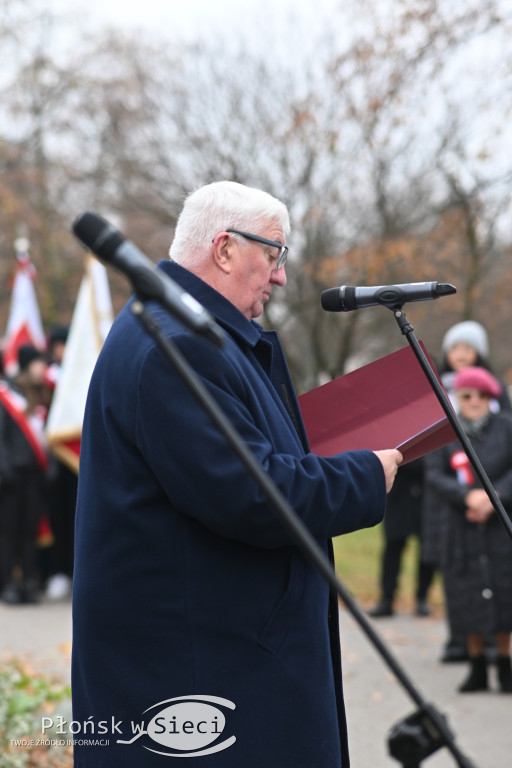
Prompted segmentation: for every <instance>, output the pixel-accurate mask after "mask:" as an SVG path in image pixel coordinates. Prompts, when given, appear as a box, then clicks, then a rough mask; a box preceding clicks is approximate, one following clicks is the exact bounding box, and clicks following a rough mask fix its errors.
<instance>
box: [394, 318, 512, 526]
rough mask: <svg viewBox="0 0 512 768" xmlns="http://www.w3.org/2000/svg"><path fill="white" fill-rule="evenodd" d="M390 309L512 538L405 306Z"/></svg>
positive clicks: (504, 514) (504, 513) (502, 509)
mask: <svg viewBox="0 0 512 768" xmlns="http://www.w3.org/2000/svg"><path fill="white" fill-rule="evenodd" d="M388 309H391V310H392V312H393V314H394V316H395V319H396V321H397V323H398V326H399V328H400V330H401V331H402V334H403V335H404V336H405V337H406V339H407V341H408V342H409V345H410V346H411V348H412V350H413V352H414V354H415V355H416V359H417V360H418V362H419V364H420V365H421V367H422V368H423V371H424V372H425V375H426V376H427V379H428V380H429V382H430V385H431V387H432V389H433V390H434V392H435V394H436V396H437V399H438V400H439V402H440V403H441V406H442V408H443V410H444V412H445V413H446V416H447V418H448V421H449V422H450V424H451V425H452V427H453V430H454V432H455V434H456V435H457V438H458V439H459V441H460V443H461V445H462V447H463V449H464V452H465V453H466V455H467V457H468V459H469V461H470V463H471V465H472V467H473V469H474V470H475V473H476V475H477V477H478V479H479V480H480V482H481V483H482V487H483V489H484V490H485V491H486V493H487V495H488V496H489V499H490V501H491V503H492V505H493V507H494V509H495V511H496V514H497V515H498V517H499V518H500V520H501V522H502V523H503V526H504V528H505V530H506V532H507V533H508V535H509V537H510V538H511V539H512V522H511V521H510V518H509V516H508V515H507V513H506V511H505V508H504V507H503V504H502V503H501V501H500V498H499V496H498V494H497V493H496V491H495V489H494V488H493V486H492V483H491V481H490V480H489V477H488V475H487V473H486V472H485V469H484V468H483V466H482V464H481V462H480V459H479V458H478V456H477V455H476V453H475V449H474V448H473V446H472V445H471V443H470V441H469V438H468V436H467V435H466V433H465V432H464V430H463V428H462V426H461V424H460V422H459V420H458V418H457V415H456V413H455V411H454V410H453V408H452V404H451V403H450V400H449V399H448V397H447V395H446V392H445V390H444V389H443V387H442V386H441V384H440V382H439V379H438V378H437V376H436V374H435V372H434V370H433V368H432V366H431V365H430V363H429V361H428V358H427V356H426V355H425V353H424V351H423V349H422V348H421V346H420V344H419V342H418V340H417V338H416V336H415V334H414V328H413V326H412V325H411V323H410V322H409V320H408V319H407V317H406V315H405V312H404V311H403V307H402V306H395V307H388Z"/></svg>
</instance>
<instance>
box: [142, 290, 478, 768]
mask: <svg viewBox="0 0 512 768" xmlns="http://www.w3.org/2000/svg"><path fill="white" fill-rule="evenodd" d="M146 298H148V297H145V296H140V297H139V296H137V298H136V300H134V301H133V302H132V305H131V309H132V312H133V313H134V315H135V316H136V317H138V319H139V320H140V322H141V324H142V325H143V327H144V329H145V330H146V331H147V332H148V333H149V334H150V335H151V336H152V337H153V338H154V339H155V341H156V342H157V344H158V345H159V347H160V348H161V350H162V351H163V353H164V355H165V357H166V358H167V360H168V361H169V362H170V363H171V365H173V366H174V368H175V370H176V372H177V373H178V375H179V376H180V378H181V380H182V381H183V382H184V384H185V385H186V386H187V387H188V388H189V390H190V392H191V393H192V394H193V395H194V397H195V398H196V399H197V401H198V402H199V404H200V405H201V406H202V407H203V408H204V409H205V411H206V413H207V414H208V415H209V417H210V418H211V420H212V422H213V423H214V425H215V426H216V427H217V428H218V429H219V431H220V432H221V433H222V434H223V436H224V437H225V439H226V441H227V443H228V445H229V446H230V448H231V449H232V450H233V451H234V452H235V454H236V455H237V456H238V457H239V459H240V460H241V461H242V463H243V465H244V466H245V468H246V469H247V471H248V473H249V474H250V476H251V477H252V478H253V479H254V480H255V481H256V482H257V483H258V485H259V486H260V488H261V489H262V491H263V492H264V493H265V494H266V496H267V498H268V501H269V503H270V504H271V506H272V507H273V509H274V510H275V512H276V513H277V514H278V516H279V518H280V519H281V521H282V522H283V524H284V525H285V526H286V528H287V529H288V531H289V532H290V534H291V535H292V537H293V539H294V540H295V541H296V542H297V544H298V546H299V547H300V548H301V550H302V551H303V552H304V554H305V555H306V556H307V557H308V559H309V560H310V561H311V562H312V563H313V565H315V566H316V567H317V568H318V570H319V571H320V572H321V573H322V575H323V576H324V578H325V579H326V581H327V582H328V584H329V586H330V588H331V590H333V592H334V593H336V594H337V595H338V596H339V598H341V600H342V601H343V603H344V604H345V605H346V607H347V608H348V610H349V611H350V613H351V614H352V616H353V617H354V618H355V620H356V621H357V622H358V624H359V625H360V627H361V628H362V630H363V631H364V633H365V634H366V635H367V637H368V638H369V640H370V641H371V642H372V644H373V645H374V646H375V648H376V649H377V651H378V652H379V653H380V655H381V656H382V658H383V659H384V661H385V662H386V664H387V665H388V667H389V668H390V669H391V671H392V672H393V674H394V675H395V677H396V678H397V680H398V681H399V682H400V683H401V685H402V686H403V688H404V689H405V690H406V691H407V693H408V694H409V696H410V697H411V699H412V700H413V702H414V703H415V704H416V705H417V707H418V710H417V712H415V713H413V715H411V716H409V717H407V718H406V719H405V720H404V721H403V722H402V723H400V724H399V725H398V726H395V728H394V729H393V730H392V732H391V734H390V737H389V749H390V753H391V755H392V756H393V757H394V758H395V759H396V760H398V761H399V762H401V763H402V765H403V766H404V767H405V768H417V767H418V766H420V764H421V760H423V758H425V757H428V756H429V755H430V754H432V753H433V752H435V751H437V750H438V749H440V748H441V747H447V749H448V750H449V751H450V752H451V754H452V755H453V757H454V759H455V762H456V764H457V765H458V766H459V768H476V767H475V765H474V764H473V763H472V762H471V761H470V760H469V758H467V757H466V756H465V755H464V754H463V753H462V752H461V750H460V749H459V748H458V746H457V744H456V743H455V739H454V736H453V734H452V732H451V731H450V729H449V728H448V726H447V723H446V720H445V717H444V716H443V715H442V714H441V713H440V712H438V711H437V709H436V708H435V707H434V705H433V704H430V703H428V702H427V701H426V700H425V699H424V698H423V696H422V695H421V693H420V692H419V691H418V689H417V688H416V687H415V685H414V684H413V682H412V681H411V680H410V679H409V677H408V676H407V675H406V673H405V672H404V670H403V669H402V667H401V666H400V665H399V663H398V662H397V660H396V659H395V658H394V656H393V655H392V653H391V652H390V650H389V649H388V648H387V646H386V645H385V644H384V642H383V640H382V639H381V638H380V636H379V635H378V634H377V632H376V631H375V629H374V628H373V626H372V624H371V623H370V621H369V620H368V619H367V617H366V615H365V614H364V613H363V612H362V610H361V609H360V608H359V606H358V604H357V603H356V601H355V600H354V599H353V598H352V596H351V595H350V593H349V592H348V591H347V590H346V589H345V587H344V585H343V584H342V583H341V581H340V580H339V579H338V577H337V575H336V572H335V570H334V568H333V567H332V566H331V564H330V563H329V561H328V559H327V558H326V557H325V555H324V553H323V551H322V549H321V548H320V547H319V545H318V544H317V542H316V541H315V539H314V538H313V537H312V536H311V534H310V532H309V530H308V529H307V527H306V526H305V525H304V523H303V522H302V520H301V519H300V518H299V517H298V515H297V514H296V513H295V511H294V510H293V509H292V507H291V506H290V504H289V503H288V501H287V500H286V498H285V497H284V496H283V495H282V493H281V492H280V490H279V489H278V487H277V486H276V485H275V483H274V481H273V480H272V478H271V477H270V476H269V475H268V474H267V473H266V472H265V470H264V469H263V467H262V466H261V464H260V463H259V462H258V461H257V459H256V457H255V456H254V454H253V453H252V452H251V450H250V449H249V448H248V447H247V445H246V444H245V442H244V441H243V440H242V438H241V437H240V435H239V434H238V432H237V431H236V430H235V428H234V427H233V425H232V424H231V422H230V421H229V419H228V418H227V417H226V415H225V414H224V412H223V411H222V409H221V408H220V407H219V406H218V405H217V403H216V402H215V400H214V399H213V398H212V396H211V395H210V393H209V391H208V390H207V388H206V387H205V386H204V385H203V383H202V381H201V380H200V378H199V377H198V376H197V374H196V373H195V371H194V370H193V369H192V368H191V366H190V365H189V364H188V362H187V360H186V359H185V358H184V356H183V355H182V354H181V352H180V351H179V349H178V348H177V346H176V345H175V344H174V343H173V342H172V341H171V340H170V339H169V338H167V337H166V336H165V335H164V333H163V332H162V330H161V329H160V327H159V325H158V323H157V322H156V321H155V319H154V317H153V316H152V315H151V313H150V312H148V310H147V309H146V307H145V305H144V300H145V299H146Z"/></svg>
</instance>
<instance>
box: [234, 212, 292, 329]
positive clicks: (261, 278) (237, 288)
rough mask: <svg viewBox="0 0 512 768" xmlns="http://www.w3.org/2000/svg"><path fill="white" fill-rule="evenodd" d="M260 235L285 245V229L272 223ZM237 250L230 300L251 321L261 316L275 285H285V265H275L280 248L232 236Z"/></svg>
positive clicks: (235, 252) (259, 232) (258, 233)
mask: <svg viewBox="0 0 512 768" xmlns="http://www.w3.org/2000/svg"><path fill="white" fill-rule="evenodd" d="M253 234H257V235H259V236H261V237H264V238H266V239H268V240H273V241H275V242H278V243H282V244H283V245H284V242H285V239H284V234H283V230H282V229H281V228H280V227H279V226H277V225H275V224H269V226H267V227H263V229H258V231H257V232H254V233H253ZM232 237H233V243H234V245H235V251H234V254H233V273H232V275H231V281H230V287H231V291H232V294H231V297H230V298H231V301H232V302H233V304H234V305H235V306H236V307H237V309H239V310H240V312H242V314H244V315H245V317H246V318H247V319H248V320H252V319H253V318H255V317H259V316H260V315H261V313H262V312H263V307H264V306H265V303H266V302H267V301H268V300H269V298H270V294H271V293H272V288H273V287H274V286H275V285H279V286H284V285H286V273H285V267H284V266H282V267H280V269H276V268H275V262H276V258H277V255H278V250H277V248H272V247H271V246H267V245H263V244H262V243H257V242H253V241H251V240H246V239H244V238H243V237H241V236H239V235H232Z"/></svg>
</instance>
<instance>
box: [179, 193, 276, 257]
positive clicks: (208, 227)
mask: <svg viewBox="0 0 512 768" xmlns="http://www.w3.org/2000/svg"><path fill="white" fill-rule="evenodd" d="M269 223H271V224H274V223H275V224H277V225H278V226H280V227H281V228H282V230H283V233H284V235H285V237H286V236H288V235H289V234H290V217H289V215H288V209H287V208H286V205H285V204H284V203H282V202H281V201H280V200H277V198H275V197H272V195H269V194H268V192H264V191H263V190H261V189H255V188H254V187H246V186H245V185H244V184H238V183H237V182H235V181H216V182H213V183H212V184H206V185H205V186H203V187H199V189H196V190H195V191H194V192H192V193H191V194H190V195H189V196H188V197H187V198H186V200H185V203H184V205H183V210H182V211H181V213H180V216H179V218H178V223H177V224H176V231H175V234H174V239H173V242H172V244H171V247H170V249H169V256H170V257H171V259H172V260H173V261H176V262H178V264H181V265H183V266H186V267H189V268H192V267H194V266H196V265H197V264H199V263H200V261H201V260H203V259H204V258H205V257H206V255H207V254H208V252H209V246H210V244H211V242H212V240H213V239H214V237H215V235H216V234H217V233H218V232H223V231H224V230H226V229H241V230H245V231H250V232H252V233H253V234H259V233H258V231H255V230H258V228H260V229H262V228H263V226H264V225H268V224H269Z"/></svg>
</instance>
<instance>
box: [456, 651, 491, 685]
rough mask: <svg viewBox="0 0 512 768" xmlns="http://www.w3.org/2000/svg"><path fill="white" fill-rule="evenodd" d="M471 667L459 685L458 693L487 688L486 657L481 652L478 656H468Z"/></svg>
mask: <svg viewBox="0 0 512 768" xmlns="http://www.w3.org/2000/svg"><path fill="white" fill-rule="evenodd" d="M470 663H471V668H470V672H469V675H468V676H467V678H466V679H465V680H464V682H463V683H462V685H461V686H460V687H459V691H460V693H470V692H472V691H486V690H487V659H486V658H485V655H484V654H483V653H482V654H481V655H480V656H471V657H470Z"/></svg>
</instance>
